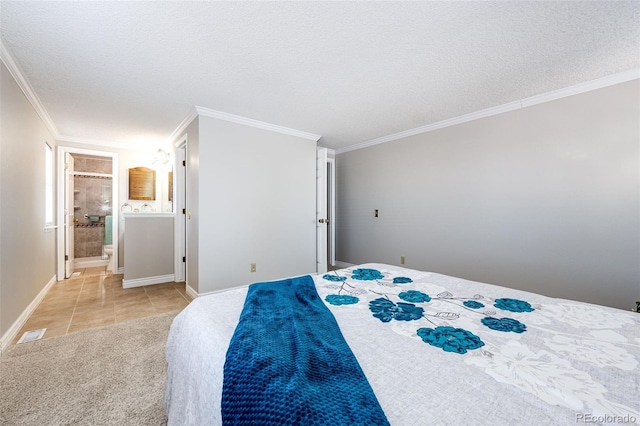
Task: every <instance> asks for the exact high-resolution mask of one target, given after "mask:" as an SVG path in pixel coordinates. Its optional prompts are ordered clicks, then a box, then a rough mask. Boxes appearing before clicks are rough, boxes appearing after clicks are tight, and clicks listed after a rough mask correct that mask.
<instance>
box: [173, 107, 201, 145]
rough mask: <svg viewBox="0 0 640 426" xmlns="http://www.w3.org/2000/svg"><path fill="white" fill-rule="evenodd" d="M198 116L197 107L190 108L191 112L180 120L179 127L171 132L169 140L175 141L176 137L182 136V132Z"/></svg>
mask: <svg viewBox="0 0 640 426" xmlns="http://www.w3.org/2000/svg"><path fill="white" fill-rule="evenodd" d="M197 116H198V110H197V109H196V107H192V108H191V110H189V114H187V116H186V117H185V118H184V119H183V120H182V121H181V122H180V124H178V127H176V129H175V130H174V131H173V132H171V135H170V136H169V142H170V143H174V142H175V141H176V139H178V138H179V137H181V136H182V133H184V131H185V130H186V128H187V127H189V124H191V122H192V121H193V120H195V119H196V117H197Z"/></svg>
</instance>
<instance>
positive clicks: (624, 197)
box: [336, 80, 640, 309]
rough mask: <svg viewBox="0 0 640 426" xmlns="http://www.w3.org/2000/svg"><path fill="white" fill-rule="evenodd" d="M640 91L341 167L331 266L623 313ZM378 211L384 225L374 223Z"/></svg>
mask: <svg viewBox="0 0 640 426" xmlns="http://www.w3.org/2000/svg"><path fill="white" fill-rule="evenodd" d="M639 93H640V87H639V81H638V80H634V81H631V82H627V83H623V84H618V85H615V86H612V87H608V88H603V89H599V90H595V91H592V92H588V93H583V94H580V95H575V96H571V97H568V98H563V99H560V100H556V101H552V102H548V103H544V104H539V105H536V106H531V107H528V108H524V109H520V110H517V111H512V112H508V113H504V114H501V115H498V116H493V117H489V118H484V119H481V120H477V121H473V122H469V123H465V124H461V125H457V126H454V127H449V128H445V129H441V130H437V131H433V132H430V133H424V134H420V135H416V136H412V137H408V138H405V139H402V140H398V141H394V142H390V143H386V144H381V145H376V146H372V147H368V148H364V149H360V150H356V151H351V152H346V153H343V154H339V155H338V156H337V160H336V162H337V197H338V199H337V221H336V224H337V238H336V239H337V248H336V252H337V259H339V260H340V261H343V262H348V263H363V262H384V263H390V264H399V263H400V256H406V266H407V267H411V268H415V269H423V270H430V271H434V272H439V273H444V274H448V275H453V276H459V277H464V278H468V279H472V280H477V281H483V282H489V283H493V284H498V285H502V286H506V287H513V288H518V289H523V290H529V291H534V292H538V293H542V294H545V295H549V296H554V297H562V298H571V299H576V300H581V301H586V302H592V303H598V304H603V305H609V306H613V307H618V308H623V309H629V308H631V307H632V306H633V305H634V303H633V302H634V301H635V300H639V299H640V266H639V265H640V229H639V228H640V167H639V166H640V162H639V160H640V153H639V145H640V108H639V99H640V96H639ZM374 209H379V212H380V216H379V217H378V218H374V214H373V213H374Z"/></svg>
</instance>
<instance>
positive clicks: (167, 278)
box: [122, 274, 175, 288]
mask: <svg viewBox="0 0 640 426" xmlns="http://www.w3.org/2000/svg"><path fill="white" fill-rule="evenodd" d="M174 281H175V275H174V274H171V275H159V276H157V277H147V278H135V279H133V280H122V288H133V287H142V286H144V285H152V284H162V283H168V282H174Z"/></svg>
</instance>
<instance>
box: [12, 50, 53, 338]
mask: <svg viewBox="0 0 640 426" xmlns="http://www.w3.org/2000/svg"><path fill="white" fill-rule="evenodd" d="M0 79H1V80H0V88H1V90H0V123H2V125H1V126H0V128H1V130H0V233H1V234H0V237H1V238H0V336H3V335H4V334H5V333H6V332H7V330H9V328H10V327H11V326H12V325H13V324H14V322H15V321H16V320H18V318H19V317H20V315H21V314H22V312H23V311H24V310H25V309H26V308H27V306H29V304H30V303H31V302H32V301H33V300H34V299H35V298H36V296H37V295H38V293H39V292H40V291H41V290H42V289H43V288H44V287H45V286H46V284H47V283H48V282H50V281H51V280H52V279H54V277H55V236H56V233H55V232H53V231H50V232H45V231H44V215H45V193H44V190H45V175H44V165H45V158H44V155H45V154H44V153H45V142H49V144H50V145H51V146H52V147H53V148H54V154H55V140H54V139H53V136H52V135H51V134H50V133H49V132H48V130H47V128H46V127H45V125H44V123H43V121H42V120H41V119H40V117H39V116H38V114H37V113H36V111H35V109H34V108H33V107H32V105H31V103H30V102H29V101H28V100H27V98H26V97H25V96H24V94H23V92H22V91H21V89H20V88H19V86H18V85H17V83H16V82H15V80H14V79H13V77H12V76H11V74H10V72H9V71H8V70H7V68H6V67H5V65H4V63H2V62H0Z"/></svg>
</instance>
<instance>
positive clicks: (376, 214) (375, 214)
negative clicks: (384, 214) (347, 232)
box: [373, 209, 378, 217]
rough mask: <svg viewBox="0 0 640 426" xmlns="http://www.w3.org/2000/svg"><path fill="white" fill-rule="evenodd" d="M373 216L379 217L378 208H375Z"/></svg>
mask: <svg viewBox="0 0 640 426" xmlns="http://www.w3.org/2000/svg"><path fill="white" fill-rule="evenodd" d="M373 217H378V209H375V210H374V211H373Z"/></svg>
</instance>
